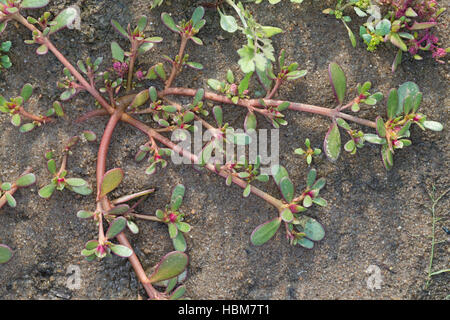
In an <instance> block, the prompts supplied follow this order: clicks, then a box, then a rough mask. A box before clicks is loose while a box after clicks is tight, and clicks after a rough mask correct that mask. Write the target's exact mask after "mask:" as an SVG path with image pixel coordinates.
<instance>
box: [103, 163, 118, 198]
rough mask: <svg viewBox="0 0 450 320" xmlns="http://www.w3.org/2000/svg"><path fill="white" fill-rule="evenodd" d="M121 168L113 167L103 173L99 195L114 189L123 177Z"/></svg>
mask: <svg viewBox="0 0 450 320" xmlns="http://www.w3.org/2000/svg"><path fill="white" fill-rule="evenodd" d="M123 175H124V174H123V170H122V169H120V168H114V169H111V170H109V171H107V172H106V173H105V175H104V176H103V179H102V183H101V187H100V197H102V196H104V195H106V194H107V193H109V192H111V191H113V190H114V189H116V188H117V187H118V186H119V184H120V182H122V179H123Z"/></svg>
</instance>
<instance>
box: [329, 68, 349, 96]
mask: <svg viewBox="0 0 450 320" xmlns="http://www.w3.org/2000/svg"><path fill="white" fill-rule="evenodd" d="M328 74H329V78H330V83H331V87H332V89H333V92H334V95H335V97H336V100H337V102H338V103H339V104H342V103H343V102H344V98H345V92H346V90H347V78H346V77H345V74H344V71H343V70H342V68H341V67H340V66H339V65H338V64H337V63H335V62H332V63H330V65H329V67H328Z"/></svg>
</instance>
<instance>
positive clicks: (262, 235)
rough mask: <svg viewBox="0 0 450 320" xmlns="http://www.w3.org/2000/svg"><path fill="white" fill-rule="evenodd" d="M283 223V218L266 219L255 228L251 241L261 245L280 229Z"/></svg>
mask: <svg viewBox="0 0 450 320" xmlns="http://www.w3.org/2000/svg"><path fill="white" fill-rule="evenodd" d="M280 225H281V218H279V217H276V218H274V219H272V220H269V221H266V222H265V223H263V224H261V225H259V226H258V227H257V228H256V229H255V230H253V232H252V235H251V237H250V239H251V242H252V243H253V244H254V245H255V246H260V245H262V244H264V243H266V242H267V241H269V240H270V239H271V238H272V237H273V236H274V235H275V233H276V232H277V231H278V229H279V227H280Z"/></svg>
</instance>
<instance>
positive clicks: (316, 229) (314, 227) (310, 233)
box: [300, 217, 325, 241]
mask: <svg viewBox="0 0 450 320" xmlns="http://www.w3.org/2000/svg"><path fill="white" fill-rule="evenodd" d="M300 225H302V226H303V231H302V232H304V233H305V234H306V236H307V237H308V238H309V239H311V240H313V241H320V240H322V239H323V237H324V236H325V230H324V229H323V227H322V225H321V224H320V223H319V222H317V220H315V219H313V218H309V217H308V218H306V221H304V222H303V223H301V224H300Z"/></svg>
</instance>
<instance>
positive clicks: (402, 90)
mask: <svg viewBox="0 0 450 320" xmlns="http://www.w3.org/2000/svg"><path fill="white" fill-rule="evenodd" d="M397 92H398V105H397V107H396V110H395V116H397V115H399V114H401V113H402V112H403V110H404V109H403V106H404V104H405V102H406V98H407V97H408V96H411V97H415V96H416V95H417V94H418V93H420V91H419V87H418V86H417V84H415V83H414V82H411V81H408V82H405V83H403V84H402V85H400V87H398V91H397Z"/></svg>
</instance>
